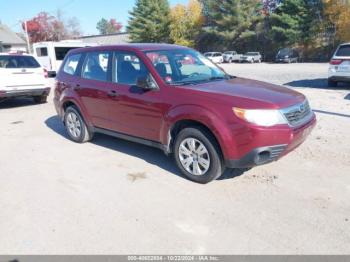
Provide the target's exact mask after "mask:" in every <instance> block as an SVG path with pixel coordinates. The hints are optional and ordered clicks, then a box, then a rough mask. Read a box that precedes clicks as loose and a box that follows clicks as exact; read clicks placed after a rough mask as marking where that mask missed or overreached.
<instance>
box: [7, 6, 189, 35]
mask: <svg viewBox="0 0 350 262" xmlns="http://www.w3.org/2000/svg"><path fill="white" fill-rule="evenodd" d="M169 2H170V5H171V6H174V5H176V4H178V3H181V4H186V3H187V2H188V0H170V1H169ZM134 4H135V0H97V1H89V0H85V1H84V0H27V1H26V0H16V1H11V0H10V1H9V0H0V21H1V23H3V24H6V25H7V26H9V27H10V28H11V29H12V30H13V31H15V32H20V31H21V30H22V28H21V25H20V22H19V21H21V20H28V19H30V18H32V17H34V16H35V15H36V14H38V13H39V12H42V11H46V12H48V13H50V14H51V15H55V14H56V13H57V10H58V9H60V10H61V11H63V14H64V18H66V19H67V18H69V17H74V16H75V17H77V18H78V20H79V22H80V26H81V29H82V31H83V34H84V35H92V34H98V32H97V30H96V24H97V22H98V21H99V20H100V19H101V18H102V17H104V18H106V19H109V18H115V19H116V20H117V21H118V22H121V23H122V24H123V29H125V25H126V24H127V21H128V17H129V13H128V12H129V10H131V9H132V8H133V6H134Z"/></svg>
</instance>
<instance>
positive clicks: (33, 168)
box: [0, 64, 350, 254]
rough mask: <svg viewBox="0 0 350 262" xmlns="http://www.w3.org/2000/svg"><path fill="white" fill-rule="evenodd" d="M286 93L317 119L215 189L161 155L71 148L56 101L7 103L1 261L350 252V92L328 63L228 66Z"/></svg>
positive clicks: (126, 147) (105, 140)
mask: <svg viewBox="0 0 350 262" xmlns="http://www.w3.org/2000/svg"><path fill="white" fill-rule="evenodd" d="M222 67H223V68H225V69H226V70H227V71H228V72H229V73H231V74H234V75H238V76H242V77H249V78H255V79H260V80H264V81H268V82H273V83H277V84H282V85H288V86H290V87H292V88H296V89H298V91H300V92H302V93H304V94H305V95H306V96H307V97H308V98H309V100H310V102H311V105H312V107H313V108H314V109H315V111H316V113H317V117H318V125H317V127H316V128H315V130H314V131H313V133H312V134H311V136H310V137H309V139H308V140H307V141H306V142H305V143H304V144H303V145H302V146H301V147H299V148H298V149H297V150H296V151H294V152H292V153H291V154H289V155H288V156H286V157H284V158H283V159H281V160H280V161H278V162H275V163H272V164H269V165H266V166H261V167H257V168H253V169H251V170H248V171H246V172H238V171H230V172H226V173H225V174H224V176H223V177H222V178H221V179H220V180H218V181H215V182H213V183H210V184H208V185H199V184H195V183H193V182H190V181H188V180H186V179H184V178H183V177H181V176H180V175H179V172H178V171H177V169H176V167H175V165H174V163H173V162H172V159H169V158H167V157H166V156H164V155H163V153H162V152H161V151H158V150H156V149H153V148H148V147H145V146H142V145H138V144H134V143H131V142H126V141H122V140H119V139H115V138H110V137H107V136H103V135H98V136H97V137H96V139H95V140H94V141H93V142H91V143H87V144H84V145H78V144H75V143H73V142H71V141H69V140H68V139H67V136H66V134H65V132H64V129H63V126H62V124H61V123H60V122H59V121H58V119H57V117H56V116H55V111H54V107H53V104H52V102H51V99H50V102H49V103H47V104H44V105H34V104H33V103H32V102H31V100H26V99H21V100H17V101H6V102H4V103H2V104H0V122H1V129H0V146H1V150H0V181H1V183H0V210H1V211H0V232H1V234H0V253H1V254H135V253H142V254H155V253H156V254H349V253H350V221H349V220H350V205H349V199H350V140H349V130H350V88H348V87H346V86H342V87H340V88H337V89H328V88H326V82H325V78H326V77H327V65H326V64H291V65H274V64H255V65H250V64H244V65H239V64H229V65H228V64H224V65H222Z"/></svg>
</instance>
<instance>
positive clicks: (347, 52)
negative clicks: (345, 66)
mask: <svg viewBox="0 0 350 262" xmlns="http://www.w3.org/2000/svg"><path fill="white" fill-rule="evenodd" d="M336 56H350V45H342V46H340V47H339V49H338V51H337V53H336Z"/></svg>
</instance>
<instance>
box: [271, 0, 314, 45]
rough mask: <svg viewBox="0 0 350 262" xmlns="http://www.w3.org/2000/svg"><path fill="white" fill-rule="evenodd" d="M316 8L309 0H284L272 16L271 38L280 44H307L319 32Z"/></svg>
mask: <svg viewBox="0 0 350 262" xmlns="http://www.w3.org/2000/svg"><path fill="white" fill-rule="evenodd" d="M317 22H318V21H317V17H316V12H315V9H314V8H312V6H311V5H310V1H308V0H284V1H283V2H282V4H281V5H280V6H279V7H278V8H277V9H276V10H275V12H274V13H272V14H271V16H270V25H271V30H270V36H271V40H272V41H275V42H278V43H280V45H289V46H293V45H294V46H295V45H298V46H306V45H308V44H309V43H310V42H311V41H312V40H313V39H314V38H315V32H317Z"/></svg>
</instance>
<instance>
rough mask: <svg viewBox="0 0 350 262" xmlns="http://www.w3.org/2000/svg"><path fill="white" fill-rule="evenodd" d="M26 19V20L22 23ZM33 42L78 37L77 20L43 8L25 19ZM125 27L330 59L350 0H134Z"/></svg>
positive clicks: (202, 46)
mask: <svg viewBox="0 0 350 262" xmlns="http://www.w3.org/2000/svg"><path fill="white" fill-rule="evenodd" d="M24 27H25V25H24V24H23V28H24ZM122 28H123V25H122V24H121V23H119V22H117V20H116V19H113V18H111V19H106V18H101V20H100V21H98V23H97V25H96V29H97V30H98V32H99V33H100V34H103V35H105V34H113V33H118V32H121V30H122ZM27 30H28V34H29V37H30V39H31V42H32V43H33V42H39V41H60V40H64V39H72V38H73V39H74V38H78V37H79V36H80V35H81V34H82V33H81V30H80V25H79V21H78V19H77V18H75V17H72V18H68V19H65V18H64V16H63V14H62V12H60V11H58V12H57V15H56V16H52V15H49V14H48V13H45V12H42V13H39V14H38V15H37V16H35V17H34V18H33V19H31V20H29V21H27ZM126 31H127V32H128V33H129V35H130V39H131V41H132V42H150V43H174V44H179V45H184V46H189V47H193V48H196V49H198V50H200V51H202V52H206V51H226V50H235V51H238V52H239V53H242V52H246V51H259V52H261V53H262V54H263V56H264V59H265V60H270V59H273V58H274V56H275V54H276V52H277V50H278V49H280V48H284V47H290V48H295V49H298V50H299V52H300V53H301V55H302V58H303V59H304V60H305V61H326V60H328V59H329V57H330V55H331V53H332V52H333V51H334V49H335V48H336V46H337V45H338V44H339V43H342V42H350V0H189V1H188V3H187V4H185V5H184V4H177V5H175V6H173V7H170V5H169V2H168V0H136V2H135V5H134V7H133V9H132V10H131V11H130V12H129V21H128V25H127V26H126Z"/></svg>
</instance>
